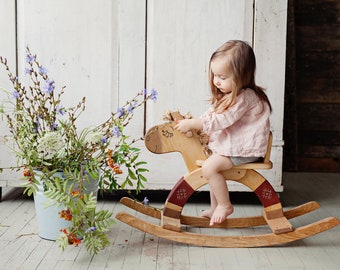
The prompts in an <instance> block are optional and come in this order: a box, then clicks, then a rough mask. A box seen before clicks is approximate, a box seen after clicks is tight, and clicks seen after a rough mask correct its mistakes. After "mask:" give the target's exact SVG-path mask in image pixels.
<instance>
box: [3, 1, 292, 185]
mask: <svg viewBox="0 0 340 270" xmlns="http://www.w3.org/2000/svg"><path fill="white" fill-rule="evenodd" d="M254 2H255V4H254V3H253V0H239V1H233V0H214V1H209V0H147V1H146V0H144V1H142V0H101V1H83V0H72V1H69V0H18V1H17V23H18V24H17V29H18V30H17V34H16V33H15V7H14V1H13V0H1V1H0V35H1V42H0V55H2V56H6V57H7V58H8V59H9V61H10V62H11V64H12V66H13V67H14V66H15V63H16V44H18V46H17V50H18V54H17V55H18V58H17V59H18V70H19V75H22V73H23V70H24V64H25V63H24V59H25V57H24V54H25V46H26V45H29V46H30V48H31V50H32V51H33V52H34V53H37V54H38V57H39V59H40V62H41V63H43V64H44V65H46V67H47V68H48V70H49V75H50V76H51V77H52V78H53V79H54V80H55V81H56V82H57V86H59V87H62V86H64V85H66V86H67V94H66V102H68V103H70V104H74V103H75V102H77V101H78V100H80V98H81V97H83V96H86V97H87V108H86V111H85V113H84V115H83V118H82V120H81V126H88V125H89V124H96V123H100V122H101V121H103V120H104V119H106V118H107V116H108V114H109V112H110V111H111V110H113V111H116V109H117V107H118V106H119V105H121V104H122V103H124V102H125V101H126V100H127V99H129V98H130V97H132V96H134V95H135V93H136V92H137V91H140V90H142V89H143V87H144V83H145V82H146V86H147V88H148V89H151V88H155V89H157V90H158V92H159V98H158V101H157V102H156V103H154V104H153V103H150V104H149V106H148V107H147V122H146V126H147V128H150V127H151V126H153V125H156V124H158V123H160V122H162V120H161V119H162V115H163V113H164V112H165V111H166V110H180V111H181V112H187V111H190V112H191V113H192V114H193V115H194V116H199V115H200V114H202V113H203V112H204V110H205V109H206V108H207V107H208V103H207V100H208V98H209V89H208V83H207V76H208V75H207V67H208V60H209V58H210V55H211V53H212V52H213V51H214V50H215V49H216V48H217V47H218V46H220V45H221V44H222V43H223V42H225V41H227V40H229V39H243V40H247V41H249V42H250V43H252V42H254V49H255V54H256V56H257V63H258V72H257V82H258V83H259V84H260V85H262V86H264V87H266V88H267V93H268V95H269V97H270V99H271V102H272V104H273V107H274V112H273V115H272V130H273V133H274V146H273V150H272V158H271V159H272V161H273V162H274V169H273V170H270V171H267V172H265V173H264V174H265V175H266V176H267V178H268V180H269V181H270V182H271V183H272V184H273V186H274V188H275V189H276V190H278V191H281V190H282V184H281V170H282V145H283V141H282V126H283V96H284V77H285V74H284V72H285V46H286V17H287V0H276V1H266V0H256V1H254ZM253 4H254V5H253ZM253 7H255V10H253ZM0 86H2V87H9V84H8V81H7V77H6V76H4V73H3V72H0ZM132 124H133V125H132V126H131V127H129V130H130V132H131V134H133V135H136V136H141V135H142V131H143V125H144V123H143V113H142V112H141V113H140V114H138V115H136V119H135V120H134V121H133V123H132ZM0 127H1V134H0V135H1V136H4V135H5V134H6V130H5V128H4V125H3V123H2V124H1V126H0ZM140 147H142V149H143V158H144V159H145V160H146V161H148V163H149V169H150V173H149V174H148V175H147V176H148V179H149V180H148V183H147V188H149V189H171V188H172V186H173V185H174V184H175V182H176V181H177V180H178V179H179V178H180V177H181V176H182V175H183V174H184V173H186V168H185V165H184V162H183V161H182V158H181V156H180V155H179V154H177V153H174V154H165V155H155V154H152V153H149V152H148V151H147V150H146V149H145V148H144V146H143V145H140ZM0 149H1V152H0V163H1V164H0V167H2V166H4V165H3V164H5V163H11V162H13V161H12V160H11V161H8V160H7V156H8V153H5V150H4V149H3V147H1V148H0ZM4 153H5V154H4ZM17 178H18V176H17V175H15V174H10V175H8V174H0V186H1V185H2V186H4V185H17V182H16V181H15V180H16V179H17ZM231 190H244V187H243V186H239V185H232V186H231Z"/></svg>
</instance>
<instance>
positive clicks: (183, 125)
mask: <svg viewBox="0 0 340 270" xmlns="http://www.w3.org/2000/svg"><path fill="white" fill-rule="evenodd" d="M189 120H190V119H183V120H176V123H177V124H176V126H175V129H177V130H178V131H180V132H182V133H186V132H187V131H189V130H190V129H191V127H190V121H189Z"/></svg>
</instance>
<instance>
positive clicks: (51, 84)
mask: <svg viewBox="0 0 340 270" xmlns="http://www.w3.org/2000/svg"><path fill="white" fill-rule="evenodd" d="M45 82H46V84H45V85H44V88H43V92H44V93H46V94H50V93H51V92H53V90H54V88H55V86H54V81H51V80H46V81H45Z"/></svg>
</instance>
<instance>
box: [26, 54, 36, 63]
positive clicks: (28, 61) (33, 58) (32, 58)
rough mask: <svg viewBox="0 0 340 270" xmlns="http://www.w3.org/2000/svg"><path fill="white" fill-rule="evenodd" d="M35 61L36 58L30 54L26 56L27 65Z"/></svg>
mask: <svg viewBox="0 0 340 270" xmlns="http://www.w3.org/2000/svg"><path fill="white" fill-rule="evenodd" d="M33 61H35V56H34V55H31V54H30V53H27V55H26V62H27V63H32V62H33Z"/></svg>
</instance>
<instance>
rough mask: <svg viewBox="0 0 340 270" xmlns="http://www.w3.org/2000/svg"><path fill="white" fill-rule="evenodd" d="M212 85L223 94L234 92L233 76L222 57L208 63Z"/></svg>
mask: <svg viewBox="0 0 340 270" xmlns="http://www.w3.org/2000/svg"><path fill="white" fill-rule="evenodd" d="M210 68H211V72H212V74H213V83H214V85H215V86H216V87H217V88H218V89H219V90H220V91H221V92H222V93H224V94H230V93H231V92H232V91H233V90H234V83H233V76H232V72H231V70H230V68H228V65H227V64H226V60H225V59H224V58H222V57H218V58H215V59H213V60H212V61H211V63H210Z"/></svg>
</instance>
